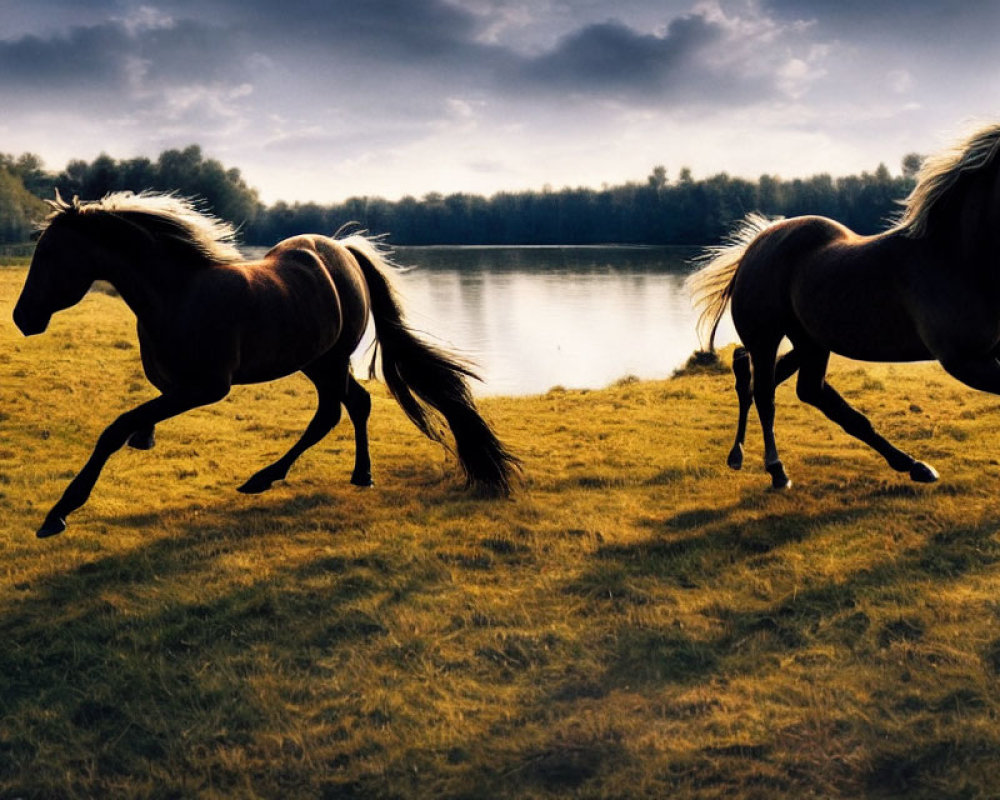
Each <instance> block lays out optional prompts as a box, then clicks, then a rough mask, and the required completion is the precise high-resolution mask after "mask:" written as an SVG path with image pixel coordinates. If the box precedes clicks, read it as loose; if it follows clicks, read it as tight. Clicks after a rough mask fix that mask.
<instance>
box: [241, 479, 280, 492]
mask: <svg viewBox="0 0 1000 800" xmlns="http://www.w3.org/2000/svg"><path fill="white" fill-rule="evenodd" d="M272 483H273V481H269V480H268V479H267V478H258V477H257V476H256V475H254V476H253V477H252V478H250V480H248V481H247V482H246V483H244V484H243V485H242V486H237V487H236V491H237V492H239V493H240V494H261V493H263V492H266V491H267V490H268V489H270V488H271V484H272Z"/></svg>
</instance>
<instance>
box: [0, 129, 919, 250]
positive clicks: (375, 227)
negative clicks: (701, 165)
mask: <svg viewBox="0 0 1000 800" xmlns="http://www.w3.org/2000/svg"><path fill="white" fill-rule="evenodd" d="M907 159H908V160H907ZM907 159H904V164H903V175H902V176H901V177H894V176H892V175H890V173H889V170H888V169H887V168H886V166H885V165H884V164H880V165H879V166H878V168H877V169H876V170H875V171H874V172H873V173H869V172H864V173H862V174H861V175H860V176H858V175H853V176H847V177H842V178H832V177H831V176H830V175H827V174H823V175H814V176H813V177H810V178H796V179H794V180H782V179H781V178H779V177H777V176H773V175H761V176H760V178H758V179H757V180H756V181H751V180H746V179H743V178H734V177H731V176H729V175H727V174H726V173H720V174H718V175H713V176H710V177H708V178H704V179H702V180H695V179H694V178H693V177H692V175H691V171H690V170H689V169H686V168H684V169H681V170H680V172H679V174H678V177H677V179H676V180H673V181H671V180H670V178H669V176H668V173H667V170H666V169H665V168H664V167H660V166H658V167H655V168H654V169H653V171H652V173H651V174H650V175H649V177H648V178H647V179H646V181H645V182H644V183H638V182H630V183H626V184H624V185H621V186H611V187H605V188H602V189H599V190H597V189H588V188H565V189H562V190H559V191H552V190H550V189H545V190H542V191H524V192H516V193H515V192H498V193H497V194H494V195H492V196H491V197H481V196H477V195H471V194H450V195H442V194H440V193H437V192H431V193H429V194H426V195H424V197H423V198H422V199H419V200H418V199H416V198H414V197H410V196H407V197H404V198H402V199H401V200H396V201H391V200H386V199H384V198H381V197H352V198H349V199H348V200H345V201H343V202H341V203H335V204H331V205H319V204H317V203H293V204H289V203H286V202H283V201H279V202H277V203H275V204H274V205H272V206H270V207H264V206H263V205H262V204H261V203H260V201H259V199H258V197H257V192H256V190H255V189H252V188H251V187H249V186H247V184H246V182H245V181H244V180H243V177H242V176H241V174H240V171H239V170H238V169H227V168H226V167H224V166H223V165H222V164H221V163H220V162H218V161H216V160H215V159H206V158H204V156H203V155H202V152H201V148H200V147H198V145H190V146H189V147H186V148H185V149H183V150H166V151H164V152H163V153H161V154H160V156H159V157H158V158H157V159H156V161H151V160H150V159H148V158H133V159H128V160H122V161H116V160H115V159H114V158H112V157H110V156H108V155H105V154H102V155H100V156H98V157H97V158H96V159H94V161H93V162H91V163H87V162H85V161H79V160H76V161H71V162H70V163H69V164H68V165H67V166H66V169H64V170H63V171H62V172H60V173H59V174H58V175H56V174H54V173H46V172H45V171H44V170H43V169H42V165H41V161H40V160H39V159H38V157H37V156H33V155H31V154H25V155H22V156H20V157H19V158H17V159H14V158H13V157H11V156H2V155H0V242H3V241H24V240H25V239H26V238H27V235H28V233H29V232H30V228H31V224H30V221H27V222H26V221H25V218H26V217H25V214H24V213H22V212H21V211H18V210H17V209H19V208H21V207H22V206H24V207H25V208H27V207H28V206H31V205H32V204H33V203H34V201H33V200H30V201H29V202H28V203H27V205H26V204H25V202H24V201H23V200H22V201H18V202H16V203H12V202H11V201H10V200H8V199H7V198H8V196H9V195H10V191H11V190H10V189H9V188H7V187H6V186H5V184H4V181H5V180H8V181H13V182H14V183H15V184H17V188H18V190H19V191H21V193H22V194H23V195H25V196H28V197H30V195H31V194H34V195H35V196H37V197H41V198H49V197H52V195H53V189H54V188H55V187H58V188H59V190H60V191H61V192H62V194H63V195H64V196H66V197H70V196H72V195H74V194H75V195H79V196H80V197H81V198H83V199H88V200H93V199H98V198H100V197H102V196H104V195H105V194H107V193H108V192H112V191H121V190H131V191H136V192H138V191H142V190H144V189H153V190H157V191H168V192H177V193H179V194H181V195H185V196H194V197H198V198H201V199H202V200H204V202H205V204H206V206H207V208H208V209H209V210H211V211H212V212H213V213H215V214H216V215H218V216H219V217H221V218H222V219H225V220H227V221H229V222H232V223H234V224H235V225H237V226H240V227H241V231H242V238H243V240H244V241H245V242H246V243H247V244H252V245H271V244H273V243H275V242H277V241H279V240H281V239H284V238H286V237H288V236H293V235H296V234H299V233H324V234H330V233H333V232H334V231H336V230H337V229H338V228H340V227H341V226H342V225H343V224H345V223H348V222H355V223H358V224H359V225H360V226H361V227H362V228H364V229H365V230H367V231H369V232H371V233H373V234H382V233H388V234H390V235H391V236H392V241H393V243H394V244H400V245H430V244H446V245H447V244H451V245H463V244H499V245H546V244H580V245H587V244H616V243H618V244H627V243H631V244H640V243H641V244H657V245H662V244H675V245H697V246H700V245H704V244H705V243H706V242H716V241H719V240H720V239H721V238H723V237H724V236H725V235H726V233H727V232H728V231H729V230H730V229H731V228H732V226H733V225H734V223H735V222H736V221H737V220H739V219H741V218H742V217H744V216H745V215H746V214H747V213H749V212H751V211H759V212H761V213H763V214H766V215H769V216H785V217H792V216H799V215H802V214H821V215H824V216H828V217H832V218H833V219H836V220H838V221H840V222H842V223H844V224H845V225H848V226H849V227H851V228H853V229H854V230H856V231H858V232H859V233H863V234H868V233H875V232H877V231H879V230H881V229H882V228H884V227H885V226H886V224H887V223H888V222H889V221H890V220H891V219H892V217H893V216H894V214H895V213H896V211H897V204H898V201H900V200H902V199H903V198H904V197H905V196H906V195H907V194H908V193H909V192H910V190H911V189H912V188H913V185H914V169H915V161H914V157H913V155H912V154H911V155H910V156H908V157H907ZM25 190H26V191H25ZM39 206H40V204H34V206H33V208H34V209H35V210H36V211H37V209H38V207H39ZM19 214H20V216H19ZM28 216H30V214H29V215H28ZM10 220H12V221H10Z"/></svg>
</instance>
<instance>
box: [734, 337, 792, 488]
mask: <svg viewBox="0 0 1000 800" xmlns="http://www.w3.org/2000/svg"><path fill="white" fill-rule="evenodd" d="M798 368H799V357H798V354H797V353H796V352H795V351H794V350H790V351H789V352H787V353H785V354H784V355H783V356H781V358H779V359H778V363H777V364H776V365H775V367H774V385H775V386H778V385H780V384H781V383H784V382H785V381H786V380H788V379H789V378H790V377H791V376H792V375H794V374H795V371H796V370H797V369H798ZM733 374H734V375H735V376H736V397H737V398H738V400H739V404H740V415H739V420H738V422H737V424H736V441H735V442H734V443H733V449H732V450H730V451H729V457H728V458H727V459H726V463H727V464H728V465H729V467H730V469H740V468H742V466H743V442H744V441H745V439H746V433H747V418H748V417H749V415H750V406H751V405H753V385H752V372H751V370H750V354H749V353H748V352H747V351H746V348H743V347H737V348H736V350H735V351H733Z"/></svg>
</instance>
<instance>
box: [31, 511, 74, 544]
mask: <svg viewBox="0 0 1000 800" xmlns="http://www.w3.org/2000/svg"><path fill="white" fill-rule="evenodd" d="M64 530H66V520H64V519H63V518H62V517H60V516H59V515H58V514H49V515H48V516H47V517H46V518H45V522H43V523H42V527H40V528H39V529H38V530H37V531H36V532H35V536H37V537H38V538H39V539H48V538H49V537H50V536H56V535H57V534H60V533H62V532H63V531H64Z"/></svg>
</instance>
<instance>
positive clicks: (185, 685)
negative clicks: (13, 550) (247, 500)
mask: <svg viewBox="0 0 1000 800" xmlns="http://www.w3.org/2000/svg"><path fill="white" fill-rule="evenodd" d="M332 502H333V498H331V497H330V496H329V495H327V494H325V493H315V494H310V495H300V496H295V497H291V498H274V499H268V500H262V501H259V502H258V503H256V504H255V505H254V507H253V508H236V509H233V508H226V507H220V508H215V509H206V508H204V507H199V506H195V507H192V508H189V509H175V510H174V511H173V512H169V515H172V516H173V517H175V519H174V520H173V521H172V522H171V523H170V524H171V527H172V528H174V529H176V530H178V534H177V535H174V536H171V537H164V536H160V537H159V538H156V539H155V540H152V541H150V542H149V543H148V544H139V546H138V547H136V548H135V549H133V550H130V551H126V552H118V553H115V554H113V555H105V556H101V557H98V558H96V559H95V560H93V561H89V562H86V563H82V564H80V566H79V567H78V568H77V569H75V570H72V571H70V572H66V573H60V574H55V573H53V574H49V575H47V576H44V577H41V578H39V579H37V580H36V581H35V582H34V583H33V584H32V585H30V586H29V585H24V586H21V587H19V592H20V594H19V596H17V595H15V598H16V599H15V600H13V602H11V603H10V604H9V605H8V607H7V608H6V609H5V611H4V613H3V616H2V618H0V640H2V641H3V642H4V646H3V647H0V794H3V795H4V796H12V797H13V796H26V797H32V796H38V797H42V796H58V795H61V794H62V793H64V792H65V785H64V784H60V783H58V780H59V778H60V772H61V771H63V770H69V771H70V772H72V773H74V774H78V775H81V776H89V778H88V780H89V781H91V782H89V783H81V784H80V785H81V787H83V788H81V790H80V791H81V792H82V793H83V794H89V793H90V792H93V791H98V790H99V787H104V788H108V787H112V786H115V785H121V784H123V782H124V783H128V781H129V780H130V779H132V778H134V777H135V776H138V775H147V774H149V773H150V764H151V763H154V764H155V762H157V761H159V760H163V763H162V764H161V765H160V769H161V770H165V771H173V772H174V774H172V775H169V780H170V782H171V783H172V785H173V786H174V791H175V792H179V794H177V795H176V796H182V795H183V796H193V795H196V794H198V793H199V792H201V791H202V790H205V789H206V786H203V785H201V784H200V783H199V781H204V780H209V778H208V777H207V776H208V775H209V773H210V782H211V786H212V787H213V788H214V790H216V791H221V792H222V793H223V794H225V793H226V792H227V791H233V792H236V793H237V794H238V793H239V792H240V788H239V787H245V786H246V785H247V783H246V782H247V780H248V779H252V777H253V776H252V775H248V774H247V770H248V769H250V767H249V766H247V764H241V762H240V761H239V760H238V759H236V760H233V759H228V760H227V757H226V755H225V754H226V753H227V752H235V751H243V752H246V753H247V754H248V756H252V755H253V754H255V753H256V759H253V758H251V761H254V762H255V763H256V767H254V768H256V769H265V770H270V769H271V766H270V765H269V762H271V761H273V759H274V754H273V753H272V754H270V755H268V754H267V747H266V746H265V745H263V744H262V739H261V737H262V734H263V735H264V737H265V739H266V736H267V734H266V732H267V731H269V730H272V729H273V728H274V726H275V725H276V724H278V723H279V721H280V718H281V716H282V715H283V714H285V713H286V712H285V711H284V708H285V707H286V705H287V704H295V703H299V702H302V698H301V697H300V696H299V694H302V695H303V696H308V694H309V693H308V692H305V693H304V694H303V689H302V688H301V687H305V686H308V685H310V684H313V683H316V682H330V681H332V680H334V679H335V677H336V672H337V665H338V664H339V663H341V662H343V661H345V660H346V659H347V658H348V657H349V653H350V652H351V651H352V649H354V650H356V649H357V648H359V647H361V648H364V647H368V646H373V645H374V644H375V643H376V642H378V641H380V640H382V639H384V638H385V636H386V633H387V628H386V626H385V623H384V621H383V612H388V611H389V610H391V608H392V607H394V606H395V605H397V604H399V603H401V602H404V601H405V600H406V599H407V598H408V597H409V596H410V595H411V594H412V593H414V592H431V593H432V592H434V591H435V587H436V586H437V585H438V583H439V582H440V581H441V580H442V579H443V578H444V577H445V571H444V570H443V569H441V568H440V567H436V566H435V563H434V561H433V559H425V560H422V561H415V560H414V559H413V557H412V556H407V555H406V554H401V553H400V552H398V551H396V550H394V549H393V548H392V547H391V546H390V547H386V548H382V547H380V546H379V545H378V544H376V545H372V546H369V545H366V544H365V543H364V541H363V538H364V537H363V535H360V534H358V528H359V527H363V526H365V525H367V524H368V523H369V522H370V519H368V518H366V517H364V516H362V517H361V518H360V519H358V518H350V519H346V520H342V519H340V515H341V514H343V513H346V512H341V511H336V510H334V511H327V512H325V513H323V514H315V516H316V517H317V518H318V523H317V524H320V525H325V526H326V529H323V528H317V530H316V531H315V533H316V536H317V549H318V550H319V548H320V546H322V545H323V544H324V542H325V543H326V544H329V545H333V544H335V540H331V538H330V536H329V533H330V531H331V530H332V531H333V532H334V533H336V534H343V535H344V538H351V537H353V540H354V545H353V546H346V547H341V548H339V549H338V550H337V551H336V554H331V553H330V552H329V550H328V549H327V548H324V549H326V550H327V552H323V550H319V555H317V557H315V558H313V557H309V554H308V551H307V552H306V554H305V557H304V558H300V559H298V560H289V561H284V560H282V559H274V560H270V559H269V560H268V561H267V564H266V565H265V566H264V569H263V570H258V569H256V567H255V564H254V563H253V561H252V558H253V556H252V554H253V552H254V551H255V550H257V551H259V549H260V548H269V547H270V546H271V544H270V543H272V542H273V547H274V549H275V552H277V553H280V552H282V550H281V548H282V546H283V545H284V544H285V542H286V541H287V537H288V535H289V532H290V531H291V530H293V528H294V527H295V526H296V525H298V529H299V533H298V534H297V535H298V536H299V538H300V539H301V537H303V536H309V535H311V532H310V531H308V530H307V531H306V532H305V533H303V532H302V518H303V516H302V515H303V514H306V513H307V512H310V511H313V512H316V510H317V509H320V508H324V509H327V508H329V507H331V503H332ZM118 521H119V522H120V523H121V524H123V525H128V526H139V527H141V526H144V525H151V524H153V519H152V518H151V517H149V516H147V515H132V516H129V517H127V518H124V519H120V520H118ZM230 559H233V560H234V562H235V565H234V564H233V563H228V561H229V560H230ZM244 562H245V563H246V574H245V575H240V574H239V567H238V566H237V565H239V564H241V563H244ZM220 573H223V574H224V575H223V576H222V577H220ZM234 573H235V574H234ZM262 686H263V687H270V688H269V689H267V688H265V689H263V690H262V688H261V687H262ZM269 695H270V696H269ZM276 697H277V698H278V699H275V698H276ZM344 724H355V725H359V726H362V727H363V726H367V725H369V724H371V723H370V721H368V720H355V721H354V723H348V722H345V723H344ZM345 736H346V734H345ZM279 745H280V747H284V746H286V745H287V746H288V747H292V749H293V750H294V742H293V740H291V739H289V740H288V741H287V742H286V743H285V745H281V744H280V740H279ZM277 746H278V745H276V747H277ZM280 747H279V751H278V752H279V754H280V753H281V751H280ZM52 748H56V749H57V750H59V754H58V763H59V764H60V765H61V766H60V768H59V770H56V771H47V770H46V769H44V765H45V764H46V763H48V762H49V761H51V760H52V759H53V754H52ZM199 750H200V751H201V752H202V754H203V755H204V754H206V753H209V752H214V753H216V755H217V758H215V759H214V761H213V760H212V759H209V761H207V762H206V763H210V764H211V765H212V766H211V769H210V770H209V772H204V771H201V770H202V765H198V764H190V763H188V766H189V769H187V770H185V769H180V771H179V772H178V767H179V766H182V765H183V764H185V763H186V761H187V759H189V758H194V759H195V760H197V756H196V755H194V754H195V753H196V752H197V751H199ZM299 750H301V748H299ZM284 755H285V756H287V759H286V760H287V763H284V762H282V763H283V766H282V768H283V769H287V770H288V771H289V774H290V775H294V774H295V773H296V771H298V773H299V775H298V782H297V783H296V781H295V779H294V778H289V779H290V780H293V784H294V785H299V786H306V785H308V783H309V781H311V780H313V776H314V775H315V771H314V767H313V766H312V765H310V764H309V763H308V759H306V758H305V757H304V755H303V754H302V753H301V752H299V753H298V755H296V754H295V752H291V753H286V754H284ZM178 759H180V760H178ZM227 764H228V766H227ZM164 777H166V776H163V775H161V778H164ZM50 782H51V783H50ZM60 787H62V788H60ZM109 791H110V792H111V793H112V794H113V793H114V792H113V791H111V790H110V789H109ZM140 793H141V792H140ZM293 794H294V792H293Z"/></svg>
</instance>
